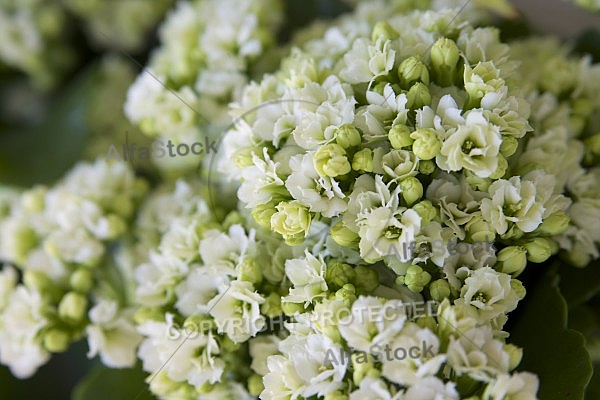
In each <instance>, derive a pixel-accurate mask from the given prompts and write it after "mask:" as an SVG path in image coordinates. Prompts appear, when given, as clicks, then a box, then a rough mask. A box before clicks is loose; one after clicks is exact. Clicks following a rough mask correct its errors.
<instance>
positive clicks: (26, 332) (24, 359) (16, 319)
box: [0, 285, 50, 379]
mask: <svg viewBox="0 0 600 400" xmlns="http://www.w3.org/2000/svg"><path fill="white" fill-rule="evenodd" d="M44 307H45V304H44V302H43V299H42V297H41V296H40V293H38V292H36V291H34V290H31V289H29V288H27V287H25V286H22V285H19V286H17V287H16V289H15V290H14V292H13V293H12V294H11V295H10V297H9V301H8V306H7V307H6V308H5V309H4V311H3V313H2V319H3V321H2V322H3V323H2V325H1V326H0V362H1V363H2V364H4V365H7V366H8V367H9V368H10V370H11V372H12V373H13V375H15V376H16V377H17V378H20V379H25V378H28V377H30V376H31V375H33V374H34V373H35V371H36V370H37V369H38V367H40V366H41V365H43V364H45V363H46V362H47V361H48V360H49V359H50V353H49V352H48V351H47V350H46V349H45V348H44V347H43V346H42V343H40V338H39V333H40V331H41V330H42V329H43V328H44V327H46V326H47V325H48V323H49V322H48V320H47V319H46V317H44V316H43V314H42V310H43V308H44Z"/></svg>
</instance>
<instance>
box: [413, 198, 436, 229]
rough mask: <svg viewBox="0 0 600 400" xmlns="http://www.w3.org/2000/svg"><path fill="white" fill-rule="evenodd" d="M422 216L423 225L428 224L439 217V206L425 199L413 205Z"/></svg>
mask: <svg viewBox="0 0 600 400" xmlns="http://www.w3.org/2000/svg"><path fill="white" fill-rule="evenodd" d="M412 209H413V210H415V211H416V212H417V214H419V216H420V217H421V226H426V225H427V224H429V223H430V222H431V221H433V220H434V219H435V218H436V217H437V208H435V207H434V205H433V204H431V201H429V200H423V201H420V202H418V203H417V204H415V205H414V206H412Z"/></svg>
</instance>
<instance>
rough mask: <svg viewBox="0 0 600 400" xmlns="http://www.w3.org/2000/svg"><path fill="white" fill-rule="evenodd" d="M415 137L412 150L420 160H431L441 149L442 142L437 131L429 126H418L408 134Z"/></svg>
mask: <svg viewBox="0 0 600 400" xmlns="http://www.w3.org/2000/svg"><path fill="white" fill-rule="evenodd" d="M410 137H411V138H413V139H415V142H414V143H413V147H412V151H413V153H415V155H416V156H417V157H418V158H420V159H421V160H431V159H432V158H434V157H435V156H437V155H438V154H439V152H440V150H441V149H442V142H441V140H440V139H439V138H438V135H437V132H436V131H434V130H433V129H429V128H420V129H417V130H416V131H415V132H413V133H411V134H410Z"/></svg>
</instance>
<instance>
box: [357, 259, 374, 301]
mask: <svg viewBox="0 0 600 400" xmlns="http://www.w3.org/2000/svg"><path fill="white" fill-rule="evenodd" d="M355 271H356V276H357V277H359V279H357V280H356V282H355V287H356V292H357V293H358V294H368V293H372V292H373V290H375V289H376V288H377V286H379V274H378V273H377V271H376V270H374V269H373V268H371V267H367V266H364V265H359V266H358V267H356V268H355Z"/></svg>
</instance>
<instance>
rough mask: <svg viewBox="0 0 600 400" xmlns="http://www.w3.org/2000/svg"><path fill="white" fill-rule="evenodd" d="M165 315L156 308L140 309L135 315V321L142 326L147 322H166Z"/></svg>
mask: <svg viewBox="0 0 600 400" xmlns="http://www.w3.org/2000/svg"><path fill="white" fill-rule="evenodd" d="M164 320H165V313H164V311H162V310H160V309H157V308H156V307H140V308H139V309H137V310H136V312H135V314H133V321H134V322H135V323H136V324H138V325H141V324H143V323H144V322H147V321H158V322H164Z"/></svg>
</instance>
